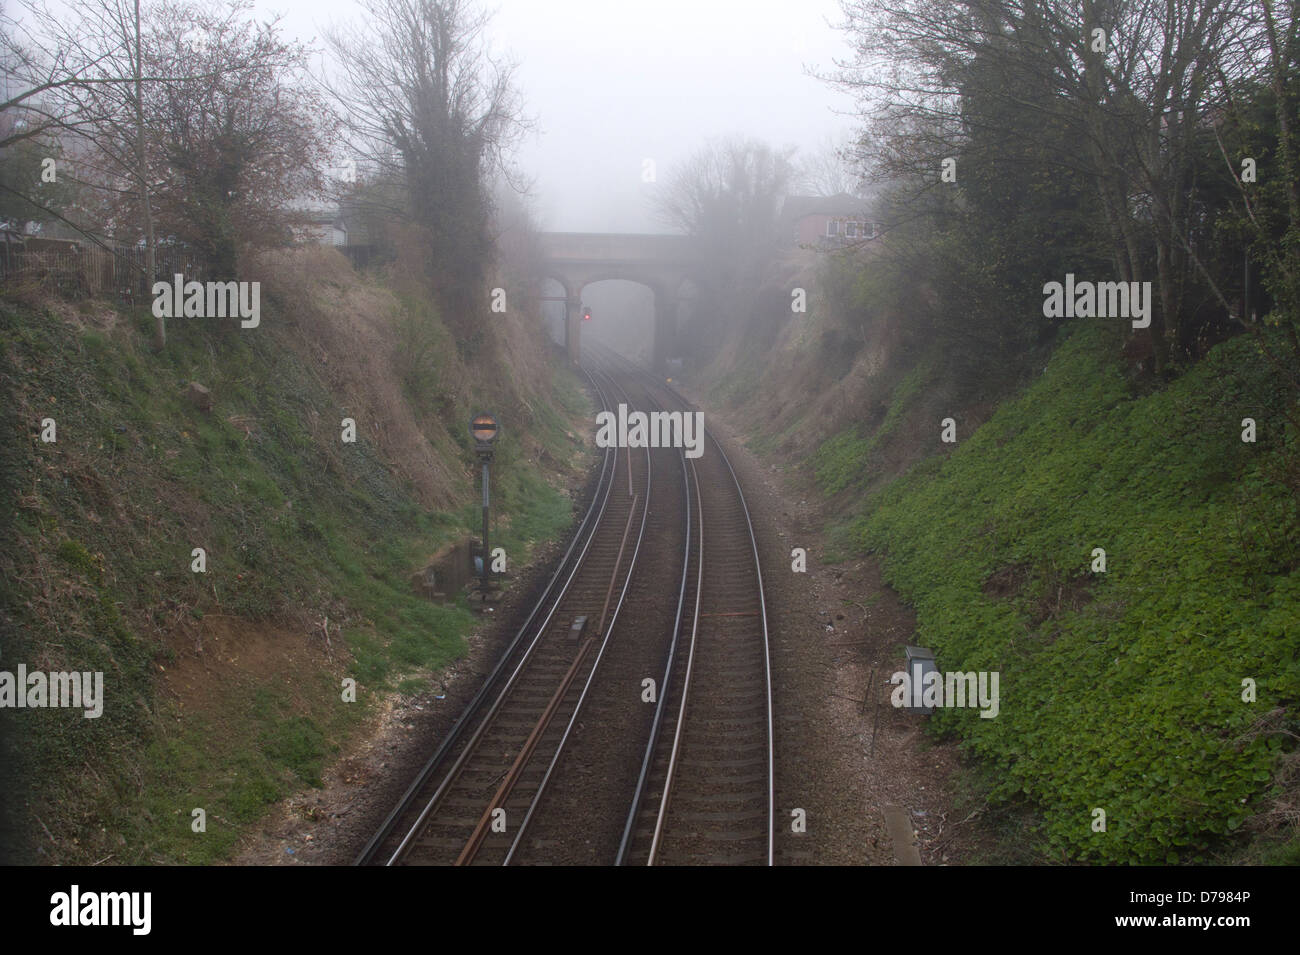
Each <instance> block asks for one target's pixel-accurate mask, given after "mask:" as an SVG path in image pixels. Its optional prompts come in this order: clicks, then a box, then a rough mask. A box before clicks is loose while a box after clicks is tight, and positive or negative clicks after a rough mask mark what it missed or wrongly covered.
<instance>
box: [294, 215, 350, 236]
mask: <svg viewBox="0 0 1300 955" xmlns="http://www.w3.org/2000/svg"><path fill="white" fill-rule="evenodd" d="M306 218H307V222H306V224H305V225H303V226H301V227H300V228H299V229H298V232H297V235H298V241H300V242H314V243H316V244H317V245H347V244H348V227H347V223H345V222H344V221H343V218H342V216H341V215H340V214H339V210H338V209H337V208H335V209H321V210H317V211H313V212H311V213H310V214H308V216H307V217H306Z"/></svg>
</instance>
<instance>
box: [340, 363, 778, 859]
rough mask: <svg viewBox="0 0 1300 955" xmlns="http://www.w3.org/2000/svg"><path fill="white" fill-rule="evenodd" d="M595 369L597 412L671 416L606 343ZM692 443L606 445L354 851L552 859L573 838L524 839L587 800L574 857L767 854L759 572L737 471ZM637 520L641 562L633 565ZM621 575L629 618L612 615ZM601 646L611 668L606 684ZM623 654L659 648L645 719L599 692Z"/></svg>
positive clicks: (680, 406) (767, 683)
mask: <svg viewBox="0 0 1300 955" xmlns="http://www.w3.org/2000/svg"><path fill="white" fill-rule="evenodd" d="M601 366H603V367H596V368H593V369H591V371H590V372H589V377H590V378H591V382H592V385H593V388H594V389H595V392H596V394H597V396H598V401H599V403H600V405H601V407H602V408H603V409H604V410H613V406H614V404H615V403H617V402H627V403H629V404H631V405H633V406H640V407H644V408H648V409H662V408H673V409H675V410H685V408H684V405H685V403H684V401H683V400H682V399H681V398H680V396H678V395H676V394H675V393H673V392H671V391H670V390H667V389H665V388H664V387H663V386H662V384H661V383H660V382H659V380H658V379H654V378H651V377H648V376H646V375H645V374H644V373H642V372H639V371H636V370H634V369H632V368H631V366H629V365H628V364H627V363H626V362H624V361H622V360H621V359H617V358H615V357H613V356H612V353H609V354H607V355H603V356H601ZM629 392H631V393H633V394H635V396H636V400H635V401H634V400H633V399H632V398H629ZM707 442H708V444H707V450H706V451H705V453H704V455H703V457H701V458H700V459H698V460H688V459H687V458H686V457H685V455H684V454H683V453H682V452H680V451H677V452H670V451H663V450H656V451H649V450H642V449H631V450H627V449H613V448H611V449H607V450H606V453H605V456H604V458H603V459H602V463H601V472H600V477H599V479H598V481H597V485H596V491H595V493H594V495H593V498H592V502H591V505H590V507H589V509H588V511H587V513H586V515H585V516H584V518H583V521H582V522H581V524H580V526H579V528H578V530H577V532H575V534H574V537H573V540H572V542H571V543H570V545H569V548H568V550H567V551H566V553H565V555H564V557H563V558H562V559H561V562H560V565H559V567H558V568H557V569H556V571H555V573H554V575H553V576H552V577H551V579H550V582H549V583H548V585H547V586H546V587H545V588H544V590H543V593H542V596H541V598H540V599H539V600H538V602H537V605H536V606H535V607H534V608H533V610H532V612H531V613H530V615H529V616H528V618H527V620H526V621H525V623H524V624H523V626H522V627H521V628H520V629H519V631H518V633H517V635H516V637H515V638H514V640H513V641H512V642H511V644H510V646H509V647H508V648H507V650H506V651H505V653H504V654H503V656H502V658H501V660H500V662H499V663H498V664H497V666H496V667H495V669H494V670H493V672H492V673H491V674H489V676H488V677H487V679H486V680H485V681H484V684H483V686H482V687H481V688H480V690H479V692H478V694H477V695H476V696H475V698H474V699H473V700H472V701H471V703H470V704H469V706H468V707H467V708H466V712H465V713H464V714H463V716H462V717H461V719H460V720H459V721H458V722H457V724H456V725H455V727H454V728H453V730H452V732H451V733H450V734H449V735H448V738H447V739H445V740H444V741H443V743H442V744H441V745H440V746H439V748H438V750H437V752H435V753H434V755H433V756H432V757H431V758H430V760H429V762H428V763H427V764H426V765H425V767H424V768H423V769H422V770H421V772H420V773H419V774H417V776H416V778H415V780H414V781H413V782H412V783H411V785H410V787H409V788H408V790H407V792H406V794H405V795H404V797H403V798H402V800H401V801H400V802H399V804H398V806H397V807H396V808H395V809H394V810H393V811H392V812H391V813H390V814H389V816H388V818H387V819H386V820H385V822H384V824H383V826H381V827H380V829H379V831H378V832H377V833H376V834H375V835H374V836H373V837H372V839H371V840H370V842H369V843H368V844H367V846H366V847H365V849H364V850H363V851H362V853H361V854H360V856H359V857H358V859H357V863H358V864H365V865H376V864H382V865H397V864H451V865H464V864H510V863H512V862H515V863H518V862H539V861H542V862H544V861H553V860H554V858H556V857H558V858H560V859H562V860H566V861H567V858H566V857H565V855H564V853H562V852H561V853H551V852H548V851H546V850H545V848H544V847H545V846H547V845H555V844H556V843H560V842H564V841H565V840H566V838H568V837H566V836H564V835H561V836H560V837H559V838H558V839H557V838H550V839H543V838H540V837H539V838H537V839H534V840H531V842H530V840H528V839H527V838H526V836H527V834H528V833H529V832H530V831H532V830H534V829H539V830H542V832H543V834H548V833H549V834H553V833H556V832H559V833H562V834H563V833H590V832H594V831H596V829H598V828H599V827H596V828H595V829H594V828H593V827H592V826H591V825H589V823H590V820H591V814H592V813H593V812H600V813H604V814H605V816H607V817H608V819H609V821H610V825H609V826H608V827H607V828H609V830H610V836H609V839H608V844H607V845H606V843H605V842H604V841H602V842H600V844H599V845H597V846H595V847H594V848H592V847H590V843H591V841H592V840H591V839H587V840H586V841H587V843H588V844H589V846H588V848H589V850H590V851H591V852H592V853H593V855H592V856H590V857H588V858H584V859H583V860H582V861H597V862H604V863H606V864H608V863H612V862H618V863H620V864H623V863H650V864H745V863H754V864H771V863H772V825H773V820H772V814H773V796H772V778H773V776H772V709H771V677H770V666H769V663H768V652H767V619H766V607H765V604H764V600H763V594H762V577H761V570H760V568H759V564H758V554H757V548H756V546H755V545H754V540H753V531H752V526H751V524H750V519H749V515H748V511H747V510H746V508H745V504H744V497H743V495H742V494H741V492H740V486H739V483H738V482H737V480H736V478H735V474H734V472H732V470H731V466H730V463H729V462H728V461H727V460H726V457H725V454H724V453H723V452H722V449H721V447H720V446H719V445H717V443H716V442H715V441H713V439H712V437H711V436H710V437H708V438H707ZM652 462H657V464H653V465H652ZM656 502H657V503H656ZM652 512H653V515H654V519H653V520H652V519H651V515H652ZM647 527H649V528H651V536H652V542H651V544H650V545H648V546H645V547H644V549H645V551H646V552H647V553H649V554H651V555H652V559H651V562H650V563H649V565H647V564H645V563H644V562H643V563H638V560H639V557H640V555H641V554H642V551H643V545H646V534H647ZM669 538H672V541H670V540H669ZM678 542H679V543H678ZM634 580H636V581H637V582H638V583H637V587H636V591H635V593H634V599H633V601H632V602H633V610H632V614H633V616H631V617H629V618H627V619H626V620H623V621H620V614H621V613H622V611H623V609H624V605H625V602H626V601H627V598H628V594H629V589H630V588H631V585H632V583H633V581H634ZM638 600H639V601H640V603H639V604H638V603H637V601H638ZM647 601H649V603H647ZM674 605H675V606H674ZM661 608H662V609H661ZM650 611H653V612H650ZM584 617H585V618H586V627H585V629H583V630H582V631H581V632H580V633H575V621H578V620H579V618H584ZM615 641H617V642H615ZM611 647H613V650H612V652H611ZM607 653H608V655H609V657H610V659H611V662H610V664H609V665H608V666H607V667H606V669H607V670H613V671H614V673H613V675H611V676H608V677H606V678H605V683H604V684H602V682H601V674H602V670H601V663H602V660H604V659H606V656H607ZM629 654H632V655H634V656H635V655H638V654H639V656H636V658H637V659H640V660H646V659H652V660H656V661H658V664H657V666H658V667H659V668H660V669H659V672H658V673H657V674H656V675H657V677H658V678H659V680H660V686H661V689H660V694H659V696H658V701H657V705H656V706H655V708H654V711H653V717H652V718H647V719H641V718H639V714H638V713H633V711H632V710H631V709H629V708H628V706H626V705H622V706H621V708H620V707H619V706H615V704H614V703H613V702H611V701H612V700H616V699H617V700H618V701H621V702H623V703H625V702H626V701H627V699H628V697H627V695H626V682H624V683H623V684H620V685H619V686H618V687H615V686H612V685H606V684H609V682H610V681H611V680H614V679H615V678H619V679H621V678H622V677H623V676H626V674H625V673H624V674H622V675H621V676H620V664H622V667H623V669H626V667H627V666H629V665H631V664H629V663H628V662H627V660H622V659H621V657H628V656H629ZM619 694H622V695H621V696H619ZM589 697H591V698H593V699H594V702H593V703H592V704H591V705H590V706H587V701H588V699H589ZM584 706H587V710H584ZM584 712H590V713H591V715H592V717H593V718H595V719H600V720H603V721H605V722H606V724H608V723H614V724H616V726H615V727H614V728H611V726H609V725H602V726H601V729H602V730H604V731H605V735H604V736H603V737H601V739H600V740H599V741H597V740H592V739H588V740H587V741H586V747H587V751H586V753H585V754H584V752H583V743H584V741H583V740H582V739H581V737H582V735H583V734H582V732H581V730H582V723H581V722H580V717H581V716H582V715H583V713H584ZM575 727H577V728H578V730H579V732H577V733H576V734H575ZM575 735H576V736H578V737H579V740H578V742H577V743H576V744H574V745H572V746H570V745H569V744H570V740H571V739H572V738H573V737H574V736H575ZM593 747H598V753H597V756H596V760H597V761H598V762H600V763H601V766H600V767H599V769H598V773H599V776H600V778H601V779H602V781H603V784H604V785H603V789H602V790H601V792H600V797H601V798H600V800H599V801H600V803H601V805H599V806H593V805H589V804H586V803H585V801H586V800H588V798H589V797H590V798H591V799H594V798H595V797H594V796H592V795H591V793H589V792H588V791H587V787H585V786H584V785H582V780H583V779H584V778H585V777H583V776H581V775H580V774H581V773H583V772H585V773H587V774H588V775H590V774H591V773H592V772H593V763H592V759H593V756H592V750H593ZM574 750H576V751H577V752H573V751H574ZM580 763H581V765H579V764H580ZM555 783H558V787H557V786H554V785H552V784H555ZM557 788H558V792H550V790H554V789H557ZM566 789H567V791H568V793H569V796H568V799H567V801H566V799H565V798H564V797H565V790H566ZM575 791H576V792H577V793H579V794H580V797H581V798H582V799H583V800H584V803H583V804H582V805H575V804H574V797H573V793H574V792H575ZM548 792H549V793H550V795H549V796H548ZM629 807H630V808H629ZM577 813H582V814H583V817H584V818H581V819H578V818H573V816H574V815H575V814H577ZM557 814H558V815H557ZM566 814H567V815H566ZM624 819H625V820H626V821H625V822H624ZM620 830H621V831H622V839H621V842H620V841H619V839H618V833H619V831H620ZM569 841H572V840H571V839H569ZM539 847H543V848H542V849H540V850H539Z"/></svg>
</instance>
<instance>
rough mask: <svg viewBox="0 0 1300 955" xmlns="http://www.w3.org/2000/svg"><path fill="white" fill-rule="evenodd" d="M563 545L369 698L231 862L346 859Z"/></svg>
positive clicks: (463, 697)
mask: <svg viewBox="0 0 1300 955" xmlns="http://www.w3.org/2000/svg"><path fill="white" fill-rule="evenodd" d="M580 506H581V507H582V508H585V507H586V502H585V501H583V502H582V503H581V505H580ZM563 552H564V543H562V542H556V543H551V544H546V545H541V546H539V547H538V548H537V549H536V551H535V552H534V554H533V556H532V559H531V561H530V562H529V564H528V565H527V566H526V567H523V568H521V569H519V570H517V571H516V573H515V579H514V580H513V581H512V582H511V584H510V586H509V587H508V588H507V590H506V592H505V595H504V597H503V598H502V599H501V600H500V601H498V602H497V603H496V604H495V605H493V606H492V607H490V608H489V609H487V610H485V611H484V612H483V615H482V622H481V625H480V626H479V627H477V628H476V629H475V631H474V632H473V633H471V634H470V635H469V636H468V637H467V641H468V643H469V652H468V653H467V654H466V655H465V656H464V657H463V658H461V659H460V660H458V661H457V662H456V663H454V664H452V665H451V666H450V667H448V668H447V669H446V670H444V671H442V672H441V673H439V674H436V675H435V676H434V677H432V678H431V679H430V681H429V687H428V689H427V690H425V691H424V692H421V693H418V694H415V695H413V696H401V695H396V694H394V695H393V696H391V697H389V698H388V699H386V700H385V701H384V702H383V703H382V704H380V705H378V706H377V707H376V708H375V711H374V712H373V713H371V714H370V716H369V717H368V718H367V720H366V722H365V724H364V725H363V726H362V727H360V728H359V729H358V730H357V732H356V734H355V735H354V736H353V742H352V743H351V745H349V746H348V747H347V748H346V749H345V750H344V751H343V752H342V753H341V754H340V756H339V757H338V758H337V759H336V760H335V761H334V762H333V763H331V764H330V765H329V766H327V767H326V769H325V771H324V772H323V773H322V774H321V780H322V782H323V786H322V787H321V788H319V789H309V790H304V791H302V792H299V793H297V794H295V795H293V796H290V797H289V798H287V799H285V800H282V801H281V802H280V803H279V804H278V805H277V806H276V807H275V808H274V809H273V810H272V811H271V813H270V814H269V815H268V816H267V817H266V818H265V819H264V820H263V821H262V822H261V823H260V824H259V825H257V826H256V827H254V828H251V829H250V830H249V831H248V833H247V834H246V835H245V836H244V838H243V839H242V840H241V843H240V850H239V852H238V853H237V854H236V855H235V857H234V858H233V859H232V862H233V863H234V864H236V865H303V864H307V865H349V864H351V863H352V862H353V861H354V859H355V858H356V856H357V854H358V853H359V852H360V851H361V849H362V847H363V846H364V845H365V844H366V842H367V841H368V840H369V838H370V837H371V836H372V835H373V834H374V832H375V831H377V830H378V828H379V826H380V825H381V824H382V823H383V821H384V818H385V817H386V816H387V815H388V813H389V812H390V811H391V810H392V808H393V807H394V806H395V805H397V802H398V800H399V799H400V798H401V796H402V794H403V793H404V792H405V791H406V787H407V786H408V785H409V784H410V782H411V780H412V779H413V777H414V776H415V774H416V773H417V772H418V771H419V770H420V769H421V767H423V765H424V763H425V761H426V760H427V759H428V758H429V756H430V755H431V754H432V752H433V750H434V748H435V747H436V746H437V744H438V741H439V740H441V739H442V738H443V737H444V736H445V735H446V733H447V732H448V730H450V728H451V726H452V725H453V724H454V723H455V722H456V720H457V719H458V717H459V716H460V713H461V712H462V711H463V710H464V709H465V707H466V706H467V705H468V704H469V702H470V700H471V698H472V697H473V696H474V693H475V692H477V690H478V688H479V686H480V685H482V682H483V680H484V678H486V676H487V675H488V673H489V672H490V671H491V669H492V667H493V665H494V664H495V662H496V660H497V658H498V657H499V656H500V655H501V653H502V652H503V650H504V649H505V646H506V644H507V643H508V641H509V639H510V637H512V636H513V635H514V633H515V631H516V630H517V628H518V625H519V624H520V623H522V621H523V616H524V615H526V614H527V613H528V611H529V610H530V609H531V607H532V604H533V603H534V602H535V600H536V596H537V592H538V591H539V589H540V588H541V587H542V586H543V585H544V584H545V582H546V580H547V579H548V578H549V576H550V573H551V571H552V568H553V565H554V564H555V562H556V561H558V560H559V558H560V556H561V555H562V554H563Z"/></svg>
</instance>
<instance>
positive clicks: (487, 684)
mask: <svg viewBox="0 0 1300 955" xmlns="http://www.w3.org/2000/svg"><path fill="white" fill-rule="evenodd" d="M583 373H584V374H586V376H587V380H588V381H590V382H591V386H592V388H593V389H594V390H595V392H596V395H597V397H598V398H599V400H600V403H601V405H602V406H603V408H604V409H605V410H608V409H609V407H610V401H609V398H608V397H607V395H606V392H605V390H604V389H603V388H601V386H600V384H599V382H597V381H596V378H595V376H594V375H592V374H591V373H589V372H587V371H586V370H585V369H584V370H583ZM617 454H618V451H617V449H616V448H607V449H606V452H605V456H604V458H603V459H602V462H601V473H600V476H599V477H598V479H597V481H596V487H595V489H594V490H593V493H592V498H591V503H590V504H588V506H587V510H586V513H585V514H584V515H583V518H582V521H581V522H580V523H579V525H578V528H577V530H575V531H574V534H573V538H572V539H571V540H570V541H569V545H568V547H567V548H566V549H565V552H564V554H563V555H562V556H561V558H560V561H559V563H558V564H557V565H556V568H555V571H554V573H552V574H551V577H550V579H549V580H548V581H547V583H546V586H545V587H544V588H543V590H542V593H541V595H540V596H539V597H538V599H537V601H536V602H535V603H534V604H533V608H532V610H531V611H530V613H529V614H528V617H527V618H526V619H525V620H524V622H523V624H522V625H520V627H519V628H518V630H517V632H516V634H515V637H514V639H513V640H511V642H510V645H509V646H507V647H506V649H505V650H504V651H503V652H502V654H501V656H500V657H499V659H498V660H497V663H496V665H495V666H494V667H493V668H492V670H491V672H490V673H489V674H488V676H487V678H486V679H485V680H484V681H483V683H482V685H481V686H480V687H479V689H478V691H477V692H476V693H475V694H474V696H473V697H472V698H471V699H470V702H469V703H468V704H467V705H466V707H465V709H464V711H462V713H461V715H460V716H459V717H458V718H457V720H456V722H455V724H453V726H452V727H451V729H450V730H449V731H448V732H447V735H446V736H444V737H443V740H442V742H441V743H440V744H439V746H438V748H437V749H436V750H435V751H434V753H433V755H432V756H430V757H429V759H428V760H427V761H426V762H425V764H424V766H423V767H422V768H421V769H420V771H419V773H417V774H416V777H415V779H414V780H413V781H412V782H411V784H410V786H408V787H407V789H406V792H405V793H403V795H402V798H401V799H400V800H398V803H397V805H396V806H395V807H394V808H393V810H392V811H391V812H390V813H389V814H388V816H387V817H386V818H385V819H384V822H383V823H382V824H381V825H380V827H379V829H378V830H377V831H376V832H375V834H374V835H373V836H371V838H370V841H369V842H367V843H366V845H365V847H364V848H363V849H362V850H361V853H360V854H359V855H358V856H357V858H356V860H355V861H354V862H353V865H367V864H369V863H370V862H371V861H372V860H373V859H374V857H375V856H376V855H377V853H378V852H379V849H380V848H381V847H382V846H383V844H384V842H385V841H387V839H388V838H389V836H390V835H392V831H393V829H394V828H395V827H396V825H397V823H398V821H399V820H400V819H401V817H402V816H403V815H404V814H405V813H406V812H407V811H408V810H409V809H410V808H411V807H412V806H413V805H414V804H415V800H416V797H417V796H418V795H419V793H420V792H421V791H422V790H423V789H424V788H425V787H426V786H427V785H428V783H429V780H430V779H431V778H432V777H433V775H434V773H435V772H436V770H437V769H438V767H439V766H440V765H441V764H442V762H443V761H444V760H445V759H446V758H447V755H448V753H449V752H450V750H451V748H452V747H453V746H454V745H456V743H457V742H458V741H459V739H460V737H461V735H462V733H463V732H464V729H465V727H466V726H467V725H469V723H470V722H471V721H472V719H473V717H474V716H476V715H478V711H479V709H480V708H481V707H482V705H483V703H484V702H485V701H486V700H487V697H488V694H489V693H490V692H491V690H492V688H493V685H494V684H495V682H496V681H497V680H498V679H499V678H500V676H501V674H502V672H504V670H505V667H506V665H507V663H508V661H509V660H510V658H511V656H512V655H513V654H514V652H515V651H516V650H517V649H518V647H519V645H520V643H521V642H522V641H523V639H524V636H525V635H526V634H527V633H528V630H529V628H530V627H531V626H532V623H533V621H534V620H536V618H537V615H538V614H539V613H540V612H541V610H542V608H543V607H544V606H546V605H547V603H548V602H552V601H553V603H554V604H558V603H559V601H560V600H561V599H563V597H564V594H565V592H566V591H567V588H568V583H569V581H571V580H572V577H573V575H572V573H571V574H570V575H569V578H568V579H567V580H566V581H565V585H564V588H563V589H561V590H560V591H559V592H558V593H556V592H555V585H556V583H557V581H558V580H559V579H560V576H561V574H563V573H564V570H565V568H566V567H568V566H569V563H570V559H571V558H572V557H573V553H574V550H575V549H576V548H577V547H578V545H579V544H582V551H581V554H580V555H579V556H578V557H577V559H576V562H575V563H574V567H575V569H576V567H577V565H578V564H580V563H581V561H582V558H583V557H584V556H585V555H586V553H587V549H588V548H589V547H590V546H591V541H592V539H593V538H594V537H595V533H596V528H597V527H599V526H600V518H601V517H602V516H603V515H604V513H605V508H606V505H607V504H608V501H609V494H610V491H611V490H612V489H613V486H614V475H615V472H616V468H617V464H618V461H617ZM485 559H486V558H485ZM552 613H554V610H552ZM548 619H549V617H548ZM387 864H389V865H391V864H392V860H391V859H390V860H389V862H388V863H387Z"/></svg>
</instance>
